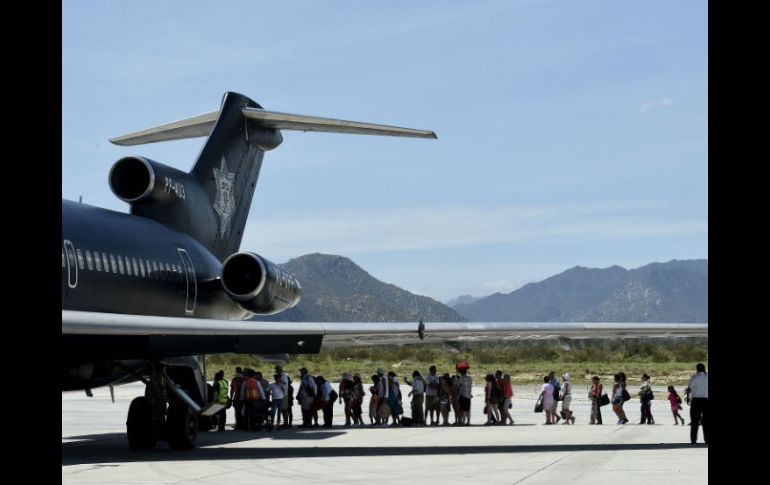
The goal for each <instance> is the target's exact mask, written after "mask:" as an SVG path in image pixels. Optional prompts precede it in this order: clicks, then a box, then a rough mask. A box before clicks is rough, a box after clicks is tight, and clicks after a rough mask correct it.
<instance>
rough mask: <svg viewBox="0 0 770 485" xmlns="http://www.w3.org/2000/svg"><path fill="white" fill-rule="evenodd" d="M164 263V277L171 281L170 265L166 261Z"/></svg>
mask: <svg viewBox="0 0 770 485" xmlns="http://www.w3.org/2000/svg"><path fill="white" fill-rule="evenodd" d="M165 265H166V279H168V280H169V281H173V279H172V277H171V265H169V264H168V263H165Z"/></svg>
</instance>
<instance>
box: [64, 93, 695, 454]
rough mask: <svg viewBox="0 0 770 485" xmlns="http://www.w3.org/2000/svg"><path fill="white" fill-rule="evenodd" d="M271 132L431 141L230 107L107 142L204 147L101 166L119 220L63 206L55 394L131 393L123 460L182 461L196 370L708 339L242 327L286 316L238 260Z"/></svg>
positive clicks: (506, 330)
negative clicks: (373, 347)
mask: <svg viewBox="0 0 770 485" xmlns="http://www.w3.org/2000/svg"><path fill="white" fill-rule="evenodd" d="M281 130H301V131H324V132H333V133H354V134H371V135H388V136H406V137H419V138H436V135H435V134H434V133H433V132H431V131H422V130H413V129H407V128H398V127H393V126H384V125H375V124H370V123H358V122H351V121H342V120H333V119H328V118H318V117H312V116H302V115H293V114H286V113H278V112H272V111H266V110H264V109H263V108H262V107H261V106H260V105H258V104H257V103H255V102H254V101H252V100H251V99H249V98H247V97H245V96H242V95H240V94H237V93H232V92H228V93H226V94H225V96H224V98H223V100H222V104H221V108H220V109H219V110H218V111H215V112H213V113H209V114H205V115H201V116H197V117H194V118H189V119H185V120H181V121H177V122H174V123H169V124H166V125H162V126H158V127H155V128H150V129H147V130H144V131H140V132H136V133H132V134H129V135H126V136H122V137H119V138H115V139H113V140H111V141H112V143H115V144H118V145H138V144H144V143H154V142H159V141H167V140H177V139H183V138H191V137H201V136H207V137H208V139H207V140H206V143H205V145H204V146H203V150H202V151H201V152H200V155H199V156H198V159H197V160H196V161H195V163H194V165H193V167H192V170H190V172H189V173H188V172H183V171H180V170H177V169H175V168H172V167H169V166H166V165H163V164H161V163H158V162H156V161H153V160H149V159H147V158H144V157H126V158H122V159H120V160H118V161H117V162H116V163H115V165H113V167H112V169H111V170H110V174H109V184H110V188H111V189H112V191H113V192H114V193H115V195H116V196H117V197H118V198H120V199H121V200H123V201H125V202H127V203H129V204H130V206H131V214H124V213H118V212H113V211H110V210H106V209H102V208H99V207H93V206H89V205H86V204H80V203H74V202H71V201H67V200H62V248H61V249H62V256H61V258H62V259H61V261H62V262H61V266H62V286H61V288H62V370H61V380H62V383H63V384H62V390H65V391H66V390H85V391H86V392H87V393H89V394H90V392H91V389H92V388H95V387H99V386H114V385H117V384H123V383H128V382H134V381H137V380H141V381H142V382H144V383H145V384H146V389H145V395H144V396H141V397H137V398H135V399H134V400H133V401H132V403H131V406H130V409H129V412H128V419H127V423H126V427H127V432H128V441H129V443H130V445H131V447H132V448H133V449H140V450H147V449H153V448H155V446H156V444H157V442H158V441H159V440H162V441H166V442H168V444H169V446H170V447H171V448H173V449H189V448H192V447H194V445H195V441H196V437H197V432H198V419H199V416H201V415H208V414H210V413H211V412H212V408H213V406H215V405H214V404H213V403H210V402H209V401H208V398H207V394H208V393H207V388H206V381H205V377H204V376H203V373H202V371H201V369H200V366H199V360H198V358H197V357H196V356H198V355H205V354H215V353H226V352H235V353H244V354H260V355H267V354H298V353H317V352H318V351H319V350H320V348H321V342H322V341H324V342H325V343H327V344H335V343H336V344H340V343H345V344H361V343H394V342H396V343H404V342H419V341H420V340H422V339H428V340H430V339H441V340H452V339H458V340H460V339H461V340H477V339H482V338H495V339H519V338H538V339H539V338H584V337H604V336H607V337H624V336H670V335H684V336H698V335H707V332H708V326H707V325H698V324H620V323H618V324H616V323H522V322H516V323H478V322H473V323H426V324H424V325H422V324H421V325H420V326H419V327H418V324H417V323H379V324H368V323H289V322H276V323H269V322H254V321H244V320H245V319H246V318H249V317H251V316H253V315H270V314H275V313H278V312H280V311H282V310H285V309H287V308H291V307H293V306H295V305H296V304H297V303H298V302H299V300H300V295H301V286H300V283H299V282H298V281H297V280H296V279H295V278H294V277H293V276H292V275H291V274H289V273H288V272H286V271H285V270H284V269H282V268H281V267H280V266H278V265H276V264H274V263H272V262H270V261H268V260H267V259H265V258H264V257H262V256H260V255H258V254H256V253H252V252H240V251H239V248H240V243H241V239H242V237H243V229H244V226H245V224H246V219H247V217H248V214H249V209H250V207H251V199H252V196H253V195H254V188H255V187H256V184H257V177H258V176H259V170H260V167H261V166H262V159H263V156H264V154H265V152H266V151H268V150H272V149H274V148H276V147H277V146H278V145H280V144H281V142H282V140H283V138H282V136H281Z"/></svg>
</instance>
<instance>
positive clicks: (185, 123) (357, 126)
mask: <svg viewBox="0 0 770 485" xmlns="http://www.w3.org/2000/svg"><path fill="white" fill-rule="evenodd" d="M280 130H300V131H317V132H328V133H351V134H369V135H384V136H402V137H416V138H436V134H435V133H433V132H432V131H426V130H414V129H409V128H400V127H396V126H387V125H377V124H372V123H361V122H355V121H345V120H336V119H331V118H321V117H316V116H305V115H294V114H289V113H279V112H275V111H266V110H264V109H262V107H261V106H260V105H259V104H257V103H256V102H254V101H252V100H251V99H249V98H247V97H246V96H243V95H241V94H238V93H233V92H228V93H225V95H224V98H223V99H222V105H221V108H220V109H219V110H218V111H214V112H211V113H207V114H203V115H200V116H195V117H193V118H187V119H184V120H179V121H175V122H173V123H167V124H164V125H160V126H156V127H154V128H149V129H146V130H142V131H138V132H135V133H130V134H128V135H124V136H120V137H117V138H113V139H111V140H110V141H111V142H112V143H114V144H116V145H123V146H131V145H140V144H146V143H155V142H160V141H170V140H180V139H185V138H195V137H200V136H208V139H207V140H206V143H205V144H204V146H203V149H202V150H201V152H200V154H199V155H198V159H197V160H196V162H195V165H194V166H193V168H192V170H191V171H190V173H189V177H190V178H191V179H193V180H194V181H195V185H197V186H198V187H196V189H197V188H200V189H201V190H200V191H197V190H196V191H195V192H201V193H202V194H205V198H206V199H207V200H206V201H205V202H206V203H205V207H204V204H202V203H201V202H198V201H197V200H195V201H193V200H189V201H187V206H188V207H189V210H190V211H193V212H192V213H190V214H187V216H188V217H182V218H180V217H178V214H173V215H172V214H171V213H170V212H169V213H164V212H162V208H146V207H145V208H142V209H141V212H142V213H139V212H137V214H139V215H142V216H145V217H150V218H153V219H156V220H159V221H160V222H164V223H166V224H169V225H172V226H174V227H177V229H179V230H182V231H185V232H186V233H188V234H190V235H191V236H193V237H195V238H196V239H198V240H199V241H200V242H201V243H203V244H205V245H206V246H207V247H208V248H209V249H210V250H211V251H212V252H213V253H214V254H215V255H216V256H217V257H218V258H220V260H224V259H225V258H227V257H228V256H230V255H231V254H233V253H235V252H237V251H238V249H239V247H240V244H241V239H242V238H243V229H244V227H245V225H246V220H247V218H248V215H249V209H250V208H251V200H252V197H253V195H254V189H255V187H256V184H257V179H258V177H259V171H260V169H261V167H262V159H263V157H264V154H265V152H266V151H268V150H272V149H274V148H276V147H277V146H279V145H280V144H281V142H282V141H283V136H282V135H281V131H280ZM191 198H192V197H191ZM201 198H203V197H201ZM198 200H200V198H198ZM133 209H134V208H132V210H133ZM159 211H160V212H159Z"/></svg>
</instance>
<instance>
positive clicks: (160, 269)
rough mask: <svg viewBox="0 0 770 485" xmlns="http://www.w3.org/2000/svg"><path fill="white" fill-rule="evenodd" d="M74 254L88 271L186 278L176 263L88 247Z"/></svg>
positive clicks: (169, 278)
mask: <svg viewBox="0 0 770 485" xmlns="http://www.w3.org/2000/svg"><path fill="white" fill-rule="evenodd" d="M76 254H77V266H78V268H79V269H81V270H85V269H86V268H88V271H100V272H101V271H104V272H105V273H110V272H112V273H115V274H126V275H128V276H137V277H141V278H152V279H155V280H162V281H179V282H184V281H185V280H186V277H185V274H184V268H183V267H182V266H181V265H178V264H169V263H164V262H162V261H161V262H158V261H151V260H149V259H142V258H133V257H131V258H129V257H128V256H120V255H114V254H107V253H100V252H99V251H94V252H91V251H90V250H88V249H86V250H85V251H83V250H81V249H78V250H76ZM70 263H71V264H73V265H74V264H76V262H75V261H74V260H73V258H72V257H70ZM61 267H62V268H66V267H67V257H66V256H65V254H64V249H62V252H61Z"/></svg>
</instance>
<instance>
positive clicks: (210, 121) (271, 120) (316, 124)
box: [110, 107, 437, 146]
mask: <svg viewBox="0 0 770 485" xmlns="http://www.w3.org/2000/svg"><path fill="white" fill-rule="evenodd" d="M241 112H242V113H243V116H244V117H245V118H247V119H249V120H251V122H252V124H254V125H257V126H263V127H265V128H273V129H278V130H298V131H319V132H326V133H351V134H358V135H383V136H404V137H412V138H437V137H436V134H435V133H434V132H432V131H428V130H415V129H411V128H401V127H398V126H388V125H377V124H374V123H361V122H358V121H345V120H336V119H332V118H320V117H318V116H305V115H295V114H290V113H279V112H277V111H265V110H262V109H258V108H249V107H246V108H242V109H241ZM218 117H219V111H213V112H211V113H206V114H204V115H200V116H195V117H193V118H187V119H184V120H179V121H174V122H173V123H166V124H165V125H160V126H156V127H153V128H148V129H146V130H142V131H137V132H134V133H129V134H128V135H123V136H119V137H116V138H112V139H111V140H110V142H111V143H114V144H115V145H122V146H130V145H143V144H145V143H156V142H159V141H171V140H183V139H187V138H197V137H201V136H209V135H210V134H211V130H213V129H214V125H215V124H216V122H217V118H218Z"/></svg>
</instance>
